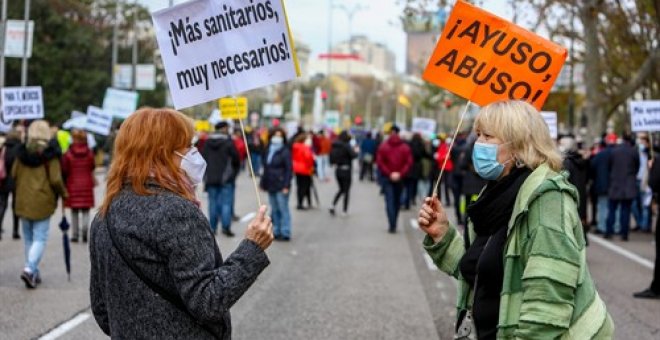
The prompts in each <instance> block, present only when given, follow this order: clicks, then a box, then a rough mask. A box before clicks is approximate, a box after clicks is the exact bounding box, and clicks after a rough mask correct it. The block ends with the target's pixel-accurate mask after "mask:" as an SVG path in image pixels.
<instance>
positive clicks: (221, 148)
mask: <svg viewBox="0 0 660 340" xmlns="http://www.w3.org/2000/svg"><path fill="white" fill-rule="evenodd" d="M201 154H202V157H204V159H205V160H206V176H205V182H204V183H205V185H206V186H209V185H211V186H219V185H225V184H233V183H234V182H235V181H236V176H237V175H238V169H239V168H240V166H241V162H240V159H239V156H238V151H237V150H236V146H235V145H234V141H233V140H232V138H231V136H229V135H225V134H214V135H211V136H209V139H208V140H207V141H206V142H205V143H204V148H203V149H202V152H201Z"/></svg>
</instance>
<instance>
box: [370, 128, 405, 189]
mask: <svg viewBox="0 0 660 340" xmlns="http://www.w3.org/2000/svg"><path fill="white" fill-rule="evenodd" d="M376 162H377V163H378V170H379V171H380V173H381V175H382V176H384V177H386V178H389V177H390V175H391V174H392V173H393V172H398V173H399V174H401V178H404V177H406V176H407V175H408V172H410V169H411V168H412V164H413V158H412V152H411V151H410V147H409V146H408V144H406V143H404V142H403V140H401V138H400V137H399V136H398V135H396V134H393V135H391V136H390V137H389V138H388V139H387V140H386V141H385V142H383V143H382V144H381V145H380V147H379V148H378V154H377V156H376Z"/></svg>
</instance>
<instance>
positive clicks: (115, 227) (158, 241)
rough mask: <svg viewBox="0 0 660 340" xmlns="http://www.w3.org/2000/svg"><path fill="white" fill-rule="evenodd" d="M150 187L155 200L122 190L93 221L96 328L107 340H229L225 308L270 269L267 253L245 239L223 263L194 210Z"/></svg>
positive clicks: (92, 290)
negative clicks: (178, 302) (173, 298)
mask: <svg viewBox="0 0 660 340" xmlns="http://www.w3.org/2000/svg"><path fill="white" fill-rule="evenodd" d="M149 189H150V190H153V191H155V192H156V194H155V195H148V196H145V195H138V194H137V193H135V192H134V191H133V190H132V189H131V188H130V187H125V188H124V189H123V190H122V191H121V192H120V193H119V194H118V195H117V196H116V197H115V198H114V199H113V200H112V203H111V205H110V211H109V213H108V215H106V216H104V217H102V216H96V218H95V219H94V221H93V222H92V227H91V240H90V244H89V248H90V260H91V276H90V285H89V290H90V298H91V305H92V312H93V313H94V318H95V319H96V322H97V323H98V325H99V326H100V327H101V329H102V330H103V332H104V333H105V334H108V335H110V336H111V337H112V338H113V339H177V338H187V339H231V316H230V314H229V309H230V308H231V307H232V306H233V305H234V303H236V301H238V299H239V298H240V297H241V296H242V295H243V294H244V293H245V292H246V291H247V290H248V288H249V287H250V286H251V285H252V283H254V282H255V281H256V279H257V276H258V275H259V274H260V273H261V272H262V271H263V270H264V269H265V268H266V267H267V266H268V264H269V261H268V257H267V256H266V253H265V252H264V251H263V250H262V249H261V248H260V247H259V246H258V245H257V244H255V243H253V242H252V241H248V240H244V241H242V242H241V243H240V244H239V245H238V248H237V249H236V250H235V251H234V252H233V253H232V254H231V255H230V256H229V257H228V258H227V259H226V260H223V258H222V255H221V254H220V252H219V250H218V247H217V244H216V240H215V238H214V237H213V234H212V233H211V231H210V230H211V229H210V227H209V222H208V219H207V218H206V217H205V216H204V214H203V213H202V211H201V210H200V209H199V208H198V207H197V206H196V205H195V204H193V203H192V202H190V201H188V200H186V199H184V198H182V197H180V196H178V195H175V194H174V193H171V192H168V191H166V190H164V189H161V188H160V187H158V186H157V185H154V184H151V185H149ZM110 228H112V232H113V234H114V240H115V241H116V242H117V243H114V242H113V239H112V238H111V236H110V234H109V229H110ZM118 249H121V252H122V253H121V254H120V253H119V252H118ZM122 254H123V257H122ZM124 259H126V260H128V261H130V262H131V263H132V265H133V267H135V268H137V270H139V271H140V272H141V274H142V275H141V276H142V277H146V278H147V279H148V280H149V281H151V282H152V283H153V284H155V285H156V286H157V287H159V288H160V289H161V290H162V291H164V292H165V293H168V295H169V296H178V297H179V298H180V300H181V301H182V302H183V304H184V305H185V307H186V309H187V310H188V313H186V312H185V311H183V310H181V309H179V308H177V307H176V306H175V305H174V304H172V303H170V302H169V301H168V300H166V299H165V298H163V297H162V296H160V295H158V294H156V293H155V292H154V290H152V289H151V288H150V287H149V286H148V285H147V284H146V283H145V282H144V281H143V280H142V279H141V278H140V276H138V275H136V274H135V272H134V271H133V269H132V268H131V267H129V266H128V265H127V263H126V262H125V261H124Z"/></svg>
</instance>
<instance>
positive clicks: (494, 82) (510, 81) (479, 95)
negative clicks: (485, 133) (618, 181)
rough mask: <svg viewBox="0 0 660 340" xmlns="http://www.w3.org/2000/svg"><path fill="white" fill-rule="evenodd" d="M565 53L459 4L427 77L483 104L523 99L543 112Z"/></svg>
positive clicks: (511, 25)
mask: <svg viewBox="0 0 660 340" xmlns="http://www.w3.org/2000/svg"><path fill="white" fill-rule="evenodd" d="M566 55H567V52H566V49H565V48H563V47H561V46H559V45H557V44H555V43H553V42H551V41H548V40H546V39H544V38H542V37H539V36H537V35H535V34H533V33H531V32H529V31H526V30H525V29H523V28H521V27H519V26H516V25H514V24H513V23H510V22H508V21H506V20H504V19H501V18H499V17H497V16H495V15H492V14H491V13H488V12H486V11H484V10H482V9H480V8H478V7H475V6H473V5H470V4H468V3H467V2H465V1H463V0H458V1H457V2H456V5H455V6H454V9H453V10H452V12H451V16H450V17H449V20H448V21H447V24H446V26H445V29H444V31H443V32H442V36H441V37H440V40H439V41H438V44H437V46H436V49H435V52H433V55H432V56H431V59H430V60H429V63H428V66H427V67H426V70H425V71H424V75H423V78H424V80H426V81H428V82H430V83H433V84H435V85H437V86H440V87H442V88H445V89H447V90H449V91H451V92H453V93H455V94H457V95H459V96H461V97H463V98H465V99H468V100H470V101H472V102H473V103H476V104H478V105H480V106H485V105H488V104H490V103H492V102H495V101H498V100H506V99H519V100H524V101H527V102H529V103H530V104H532V105H534V107H536V108H537V109H538V110H541V107H543V103H545V100H546V98H547V97H548V94H549V93H550V90H551V89H552V85H553V84H554V82H555V80H556V79H557V76H558V75H559V72H560V71H561V68H562V65H563V64H564V62H565V61H566Z"/></svg>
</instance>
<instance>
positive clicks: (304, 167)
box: [292, 143, 314, 176]
mask: <svg viewBox="0 0 660 340" xmlns="http://www.w3.org/2000/svg"><path fill="white" fill-rule="evenodd" d="M292 154H293V155H292V158H293V173H295V174H296V175H303V176H311V175H313V174H314V154H313V153H312V149H311V148H310V147H309V146H307V145H305V143H293V147H292Z"/></svg>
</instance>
